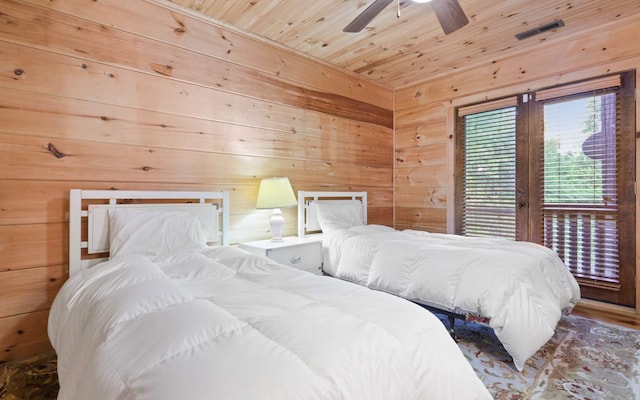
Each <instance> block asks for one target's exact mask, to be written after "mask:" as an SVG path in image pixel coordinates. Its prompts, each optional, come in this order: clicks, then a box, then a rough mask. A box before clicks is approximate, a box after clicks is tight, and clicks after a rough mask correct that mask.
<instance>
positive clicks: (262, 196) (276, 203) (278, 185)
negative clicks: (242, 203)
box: [256, 177, 298, 208]
mask: <svg viewBox="0 0 640 400" xmlns="http://www.w3.org/2000/svg"><path fill="white" fill-rule="evenodd" d="M296 204H298V201H297V200H296V195H295V194H294V193H293V188H292V187H291V183H290V182H289V178H287V177H282V178H264V179H263V180H261V181H260V189H258V201H257V202H256V208H285V207H293V206H295V205H296Z"/></svg>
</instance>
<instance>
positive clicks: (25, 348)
mask: <svg viewBox="0 0 640 400" xmlns="http://www.w3.org/2000/svg"><path fill="white" fill-rule="evenodd" d="M48 317H49V311H48V310H45V311H36V312H32V313H27V314H20V315H15V316H12V317H6V318H0V362H4V361H11V360H18V359H21V358H25V357H28V356H30V355H33V354H39V353H44V352H46V351H49V350H51V344H50V343H49V338H48V337H47V335H46V331H47V318H48Z"/></svg>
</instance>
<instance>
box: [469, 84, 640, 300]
mask: <svg viewBox="0 0 640 400" xmlns="http://www.w3.org/2000/svg"><path fill="white" fill-rule="evenodd" d="M634 88H635V76H634V74H633V73H623V74H618V75H612V76H607V77H604V78H600V79H594V80H589V81H585V82H579V83H576V84H571V85H565V86H560V87H556V88H552V89H546V90H539V91H536V92H535V93H529V94H526V95H520V96H517V97H513V98H509V99H503V100H500V101H497V102H489V103H484V104H480V105H473V106H470V107H462V108H459V109H458V118H457V132H458V134H457V136H456V138H457V139H456V140H457V150H456V232H457V233H460V234H463V235H468V236H501V237H507V238H511V239H516V240H528V241H532V242H536V243H540V244H543V245H545V246H547V247H549V248H552V249H554V250H555V251H556V252H557V253H558V254H559V256H560V257H561V258H562V259H563V261H564V263H565V264H566V265H567V267H568V268H569V269H570V271H571V272H572V273H573V274H574V276H575V277H576V278H577V279H578V281H579V282H580V284H581V289H582V294H583V296H584V297H585V298H592V299H596V300H601V301H607V302H611V303H616V304H623V305H634V304H635V285H634V280H635V278H634V276H635V193H634V191H635V100H634V95H633V92H634Z"/></svg>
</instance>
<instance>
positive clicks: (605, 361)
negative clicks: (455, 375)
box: [443, 315, 640, 400]
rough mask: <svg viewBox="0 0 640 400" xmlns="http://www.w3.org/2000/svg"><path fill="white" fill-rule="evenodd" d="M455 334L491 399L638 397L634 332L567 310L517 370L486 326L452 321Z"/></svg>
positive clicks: (639, 348)
mask: <svg viewBox="0 0 640 400" xmlns="http://www.w3.org/2000/svg"><path fill="white" fill-rule="evenodd" d="M443 320H445V321H446V319H444V318H443ZM447 326H448V325H447ZM456 335H457V337H458V344H459V345H460V347H461V349H462V350H463V353H464V354H465V356H466V357H467V359H468V360H469V362H470V363H471V365H472V366H473V369H474V370H475V371H476V374H478V376H479V377H480V378H481V379H482V381H483V382H484V384H485V385H486V386H487V388H489V391H490V392H491V394H493V397H494V399H501V400H521V399H527V400H561V399H562V400H565V399H572V400H573V399H575V400H595V399H603V400H604V399H607V400H614V399H615V400H633V399H640V331H637V330H633V329H626V328H622V327H619V326H616V325H610V324H605V323H602V322H598V321H594V320H591V319H588V318H582V317H578V316H573V315H570V316H568V317H566V318H563V319H562V320H561V321H560V323H559V324H558V327H557V328H556V334H555V335H554V336H553V337H552V338H551V340H549V342H547V344H545V345H544V346H543V347H542V349H540V350H539V351H538V352H537V353H536V354H534V355H533V357H531V358H530V359H529V360H528V361H527V363H526V365H525V368H524V369H523V371H522V372H518V371H517V370H516V369H515V367H514V366H513V362H512V360H511V357H510V356H509V354H508V353H507V352H506V350H505V349H504V347H502V345H501V344H500V342H499V341H498V339H497V338H496V337H495V335H494V333H493V330H492V329H490V328H487V327H484V326H480V325H477V324H469V323H464V322H463V321H456Z"/></svg>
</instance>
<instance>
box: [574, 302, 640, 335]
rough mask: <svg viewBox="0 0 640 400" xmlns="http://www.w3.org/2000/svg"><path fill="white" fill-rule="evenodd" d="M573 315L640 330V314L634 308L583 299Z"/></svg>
mask: <svg viewBox="0 0 640 400" xmlns="http://www.w3.org/2000/svg"><path fill="white" fill-rule="evenodd" d="M572 313H573V314H576V315H580V316H583V317H588V318H593V319H597V320H600V321H603V322H608V323H612V324H616V325H620V326H624V327H627V328H632V329H637V330H640V314H638V313H636V310H634V309H632V308H627V307H620V306H615V305H612V304H607V303H601V302H597V301H593V300H586V299H583V300H580V302H579V303H578V304H577V305H576V307H575V308H574V309H573V311H572Z"/></svg>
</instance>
